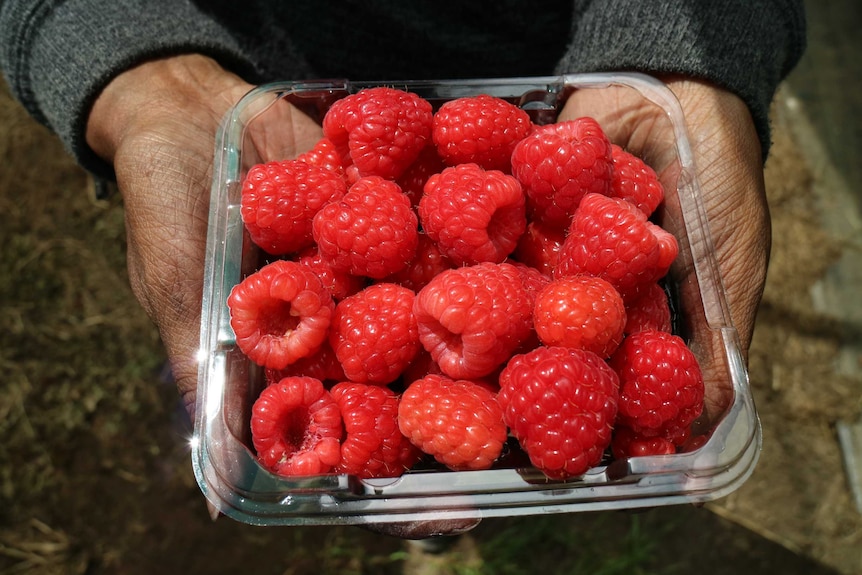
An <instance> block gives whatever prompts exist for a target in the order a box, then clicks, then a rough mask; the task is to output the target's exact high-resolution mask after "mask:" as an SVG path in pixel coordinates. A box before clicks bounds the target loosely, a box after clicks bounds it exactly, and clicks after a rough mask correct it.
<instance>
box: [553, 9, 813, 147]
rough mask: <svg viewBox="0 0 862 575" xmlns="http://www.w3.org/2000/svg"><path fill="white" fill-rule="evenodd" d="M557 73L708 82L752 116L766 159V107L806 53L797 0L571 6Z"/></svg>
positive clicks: (768, 140) (768, 142) (767, 127)
mask: <svg viewBox="0 0 862 575" xmlns="http://www.w3.org/2000/svg"><path fill="white" fill-rule="evenodd" d="M575 11H576V14H575V19H574V21H575V24H574V29H573V32H572V38H573V41H572V43H571V44H570V45H569V47H568V49H567V53H566V55H565V56H564V58H563V59H562V60H561V61H560V63H559V65H558V69H557V71H558V72H559V73H574V72H597V71H626V70H637V71H641V72H646V73H651V74H666V73H670V74H680V75H686V76H690V77H695V78H699V79H703V80H707V81H709V82H711V83H713V84H715V85H716V86H719V87H722V88H725V89H727V90H729V91H731V92H733V93H734V94H736V95H737V96H739V97H740V98H741V99H742V100H743V101H744V102H745V103H746V104H747V105H748V108H749V110H750V111H751V116H752V119H753V120H754V124H755V127H756V129H757V133H758V136H759V138H760V143H761V149H762V151H763V159H764V160H765V159H766V156H767V154H768V151H769V147H770V143H771V140H770V125H769V107H770V103H771V102H772V99H773V97H774V95H775V90H776V89H777V87H778V84H779V83H780V82H781V80H783V79H784V77H785V76H786V75H787V74H788V73H789V72H790V70H792V69H793V67H794V66H795V65H796V63H797V62H798V60H799V58H800V57H801V55H802V52H803V51H804V48H805V14H804V8H803V5H802V1H801V0H724V1H723V2H716V1H715V0H688V1H685V2H681V1H678V2H660V3H659V2H643V1H642V0H595V1H582V2H576V6H575Z"/></svg>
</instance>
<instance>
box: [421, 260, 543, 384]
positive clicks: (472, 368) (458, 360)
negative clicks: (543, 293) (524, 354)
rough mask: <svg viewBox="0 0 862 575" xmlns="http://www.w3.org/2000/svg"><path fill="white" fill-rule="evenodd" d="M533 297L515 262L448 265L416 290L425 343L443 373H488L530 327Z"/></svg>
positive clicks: (466, 375)
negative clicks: (446, 268) (525, 286)
mask: <svg viewBox="0 0 862 575" xmlns="http://www.w3.org/2000/svg"><path fill="white" fill-rule="evenodd" d="M530 302H531V298H530V296H529V295H528V294H527V291H526V289H525V288H524V286H523V283H522V280H521V277H520V275H519V273H518V270H517V269H516V268H515V267H514V266H513V265H511V264H507V263H502V264H492V263H481V264H477V265H475V266H469V267H462V268H455V269H451V270H446V271H444V272H443V273H441V274H440V275H438V276H437V277H435V278H434V279H433V280H431V282H429V283H428V285H427V286H425V287H424V288H422V290H420V291H419V293H418V294H417V295H416V301H415V303H414V306H413V312H414V314H415V315H416V321H417V323H418V327H419V339H420V341H421V342H422V345H423V347H424V348H425V349H426V350H428V351H429V352H430V353H431V357H432V358H433V359H434V361H435V362H436V363H437V365H439V366H440V369H441V370H442V371H443V373H445V374H447V375H449V376H450V377H453V378H456V379H460V378H465V379H473V378H477V377H482V376H485V375H488V374H489V373H491V372H492V371H494V370H495V369H496V368H497V367H498V366H499V365H501V364H502V363H503V362H505V361H506V360H507V359H508V358H509V356H510V355H511V354H512V352H513V351H514V350H515V349H517V348H518V346H519V345H521V344H522V343H523V342H524V341H525V340H526V339H527V338H528V336H529V335H530V333H531V331H532V321H531V306H530Z"/></svg>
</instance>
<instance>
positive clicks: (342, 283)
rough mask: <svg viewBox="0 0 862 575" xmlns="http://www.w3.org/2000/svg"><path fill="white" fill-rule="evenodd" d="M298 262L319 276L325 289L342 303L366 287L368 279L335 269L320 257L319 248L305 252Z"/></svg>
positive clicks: (300, 255)
mask: <svg viewBox="0 0 862 575" xmlns="http://www.w3.org/2000/svg"><path fill="white" fill-rule="evenodd" d="M296 261H298V262H299V263H301V264H302V265H304V266H308V267H309V268H310V269H311V270H312V271H313V272H314V273H315V274H317V277H319V278H320V281H321V283H322V284H323V287H325V288H326V289H327V290H328V291H329V293H330V294H331V295H332V299H334V300H335V301H341V300H343V299H344V298H346V297H347V296H349V295H353V294H355V293H356V292H358V291H360V290H361V289H362V288H364V287H365V282H366V278H364V277H362V276H354V275H351V274H348V273H345V272H342V271H338V270H335V269H333V268H332V265H331V264H330V263H329V262H328V261H327V260H326V259H324V258H323V256H321V255H320V250H319V249H318V248H317V246H312V247H310V248H307V249H305V250H303V251H302V252H301V253H300V254H299V257H297V258H296Z"/></svg>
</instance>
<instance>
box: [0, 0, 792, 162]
mask: <svg viewBox="0 0 862 575" xmlns="http://www.w3.org/2000/svg"><path fill="white" fill-rule="evenodd" d="M804 45H805V19H804V12H803V7H802V0H722V1H720V2H717V1H715V0H574V1H570V0H531V1H528V2H525V1H516V0H496V1H490V0H473V1H472V2H463V1H461V0H437V1H429V2H399V1H395V0H361V1H360V0H345V1H344V2H323V1H321V0H291V1H290V2H279V1H277V0H270V1H267V0H243V1H241V2H236V1H235V0H200V2H198V3H194V2H192V1H190V0H68V1H65V2H61V1H59V0H41V1H34V0H29V1H28V0H0V67H2V69H3V72H4V74H5V76H6V79H7V81H8V83H9V85H10V87H11V89H12V91H13V92H14V94H15V95H16V96H17V97H18V98H19V99H20V100H21V102H22V103H23V104H24V106H25V107H26V108H27V110H28V111H30V113H31V114H32V115H33V116H34V117H35V118H37V119H38V120H39V121H41V122H43V123H44V124H46V125H47V126H49V127H50V128H51V129H52V130H54V131H55V132H56V133H57V134H58V135H59V136H60V138H61V139H62V140H63V142H64V143H65V144H66V146H67V147H68V149H69V150H70V151H71V153H73V154H74V155H75V157H76V158H77V159H78V161H79V162H80V163H81V164H82V165H83V166H84V167H86V168H87V169H90V170H91V171H94V172H96V173H100V174H107V173H109V172H110V168H109V167H108V166H105V165H104V164H103V163H101V162H100V161H99V160H98V158H96V157H95V155H94V154H93V153H92V151H91V150H90V149H89V148H88V147H87V146H86V143H85V142H84V136H83V134H84V128H85V123H86V117H87V114H88V113H89V109H90V106H91V105H92V102H93V100H94V99H95V97H96V96H97V95H98V94H99V92H100V91H101V89H102V88H103V87H104V86H105V85H106V84H107V83H108V82H109V81H110V80H111V79H112V78H113V77H114V76H115V75H117V74H119V73H120V72H122V71H123V70H125V69H128V68H129V67H130V66H133V65H134V64H136V63H138V62H140V61H143V60H145V59H148V58H153V57H158V56H162V55H167V54H173V53H189V52H199V53H203V54H206V55H209V56H212V57H214V58H215V59H217V60H218V61H220V62H221V63H222V64H223V65H224V66H226V67H227V68H229V69H231V70H232V71H234V72H236V73H238V74H240V75H241V76H243V77H245V79H246V80H248V81H250V82H261V81H266V80H291V79H302V78H308V77H347V78H350V79H354V80H386V79H390V80H395V79H400V80H403V79H434V78H464V77H492V76H497V77H499V76H519V75H549V74H553V73H555V72H556V73H570V72H585V71H600V70H604V71H611V70H639V71H643V72H648V73H679V74H685V75H690V76H695V77H698V78H703V79H706V80H709V81H712V82H714V83H715V84H717V85H719V86H723V87H726V88H728V89H729V90H731V91H732V92H734V93H736V94H738V95H739V96H740V97H741V98H742V99H743V100H744V101H745V102H746V103H747V104H748V106H749V108H750V109H751V112H752V116H753V117H754V120H755V123H756V126H757V130H758V134H759V136H760V139H761V142H762V144H763V151H764V157H765V155H766V152H767V150H768V148H769V122H768V110H769V104H770V101H771V99H772V97H773V95H774V92H775V89H776V88H777V86H778V83H779V82H780V81H781V79H783V78H784V77H785V76H786V74H787V73H788V72H789V71H790V70H791V69H792V67H793V66H794V65H795V64H796V62H797V61H798V59H799V57H800V56H801V53H802V51H803V49H804Z"/></svg>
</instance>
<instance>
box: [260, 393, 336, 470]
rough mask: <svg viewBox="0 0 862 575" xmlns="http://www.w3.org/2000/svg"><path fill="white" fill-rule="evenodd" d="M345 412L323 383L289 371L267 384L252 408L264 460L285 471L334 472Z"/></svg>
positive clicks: (272, 467)
mask: <svg viewBox="0 0 862 575" xmlns="http://www.w3.org/2000/svg"><path fill="white" fill-rule="evenodd" d="M342 433H343V430H342V424H341V412H340V411H339V410H338V406H337V405H336V404H335V401H334V400H333V399H332V396H331V395H330V394H329V392H328V391H326V390H325V389H324V388H323V384H322V383H321V382H320V381H319V380H316V379H314V378H312V377H287V378H284V379H282V380H281V381H279V382H278V383H274V384H272V385H270V386H268V387H266V388H265V389H264V390H263V392H261V394H260V396H259V397H258V399H257V401H255V402H254V405H253V407H252V413H251V436H252V444H253V445H254V449H255V451H257V454H258V457H260V461H261V463H262V464H263V465H264V467H266V468H267V469H269V470H270V471H273V472H274V473H277V474H279V475H285V476H294V475H319V474H321V473H329V472H330V471H332V468H333V467H334V466H335V465H337V464H338V462H339V461H340V460H341V447H340V443H341V436H342Z"/></svg>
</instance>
